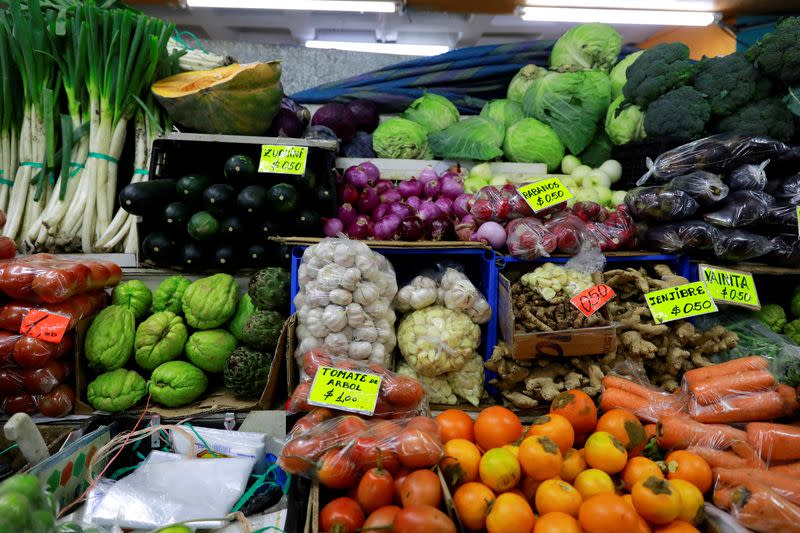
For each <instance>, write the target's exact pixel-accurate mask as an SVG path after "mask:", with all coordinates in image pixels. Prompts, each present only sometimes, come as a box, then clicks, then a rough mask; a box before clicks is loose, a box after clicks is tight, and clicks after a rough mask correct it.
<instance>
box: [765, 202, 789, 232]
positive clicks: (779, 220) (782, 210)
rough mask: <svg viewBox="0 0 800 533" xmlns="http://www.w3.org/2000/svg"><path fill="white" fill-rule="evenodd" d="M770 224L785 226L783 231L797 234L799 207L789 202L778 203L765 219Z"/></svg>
mask: <svg viewBox="0 0 800 533" xmlns="http://www.w3.org/2000/svg"><path fill="white" fill-rule="evenodd" d="M764 222H766V223H768V224H778V225H781V226H785V227H784V228H781V230H782V231H786V232H789V233H792V232H793V233H794V234H795V235H796V234H797V206H796V205H794V204H790V203H787V202H776V203H775V204H774V205H773V206H772V207H771V208H770V209H769V212H768V213H767V216H766V217H765V218H764Z"/></svg>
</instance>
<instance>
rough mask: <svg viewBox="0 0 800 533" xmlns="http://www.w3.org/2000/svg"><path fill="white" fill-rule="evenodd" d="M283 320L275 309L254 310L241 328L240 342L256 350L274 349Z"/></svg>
mask: <svg viewBox="0 0 800 533" xmlns="http://www.w3.org/2000/svg"><path fill="white" fill-rule="evenodd" d="M284 320H286V319H285V318H284V316H283V315H281V314H280V313H278V312H277V311H256V312H255V313H253V314H252V315H250V318H248V319H247V322H246V323H245V325H244V328H242V342H243V343H245V344H246V345H247V346H249V347H251V348H254V349H256V350H262V351H272V350H274V349H275V346H276V345H277V344H278V337H280V335H281V328H282V327H283V322H284Z"/></svg>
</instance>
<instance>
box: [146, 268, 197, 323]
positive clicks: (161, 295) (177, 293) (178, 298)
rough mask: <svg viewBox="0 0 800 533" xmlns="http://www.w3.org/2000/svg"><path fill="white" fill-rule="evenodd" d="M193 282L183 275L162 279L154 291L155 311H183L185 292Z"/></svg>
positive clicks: (177, 312) (176, 312)
mask: <svg viewBox="0 0 800 533" xmlns="http://www.w3.org/2000/svg"><path fill="white" fill-rule="evenodd" d="M191 284H192V282H191V281H189V280H188V279H187V278H184V277H183V276H170V277H168V278H167V279H165V280H164V281H162V282H161V283H160V284H159V286H158V288H157V289H156V292H154V293H153V312H154V313H158V312H159V311H172V312H173V313H175V314H180V313H182V312H183V307H182V303H183V293H184V292H186V289H187V288H188V287H189V285H191Z"/></svg>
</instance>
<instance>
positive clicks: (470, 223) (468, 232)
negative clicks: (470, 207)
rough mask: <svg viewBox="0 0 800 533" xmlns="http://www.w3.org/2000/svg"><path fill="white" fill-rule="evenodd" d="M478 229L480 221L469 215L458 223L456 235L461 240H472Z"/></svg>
mask: <svg viewBox="0 0 800 533" xmlns="http://www.w3.org/2000/svg"><path fill="white" fill-rule="evenodd" d="M476 229H478V223H477V222H475V219H474V218H472V215H467V216H465V217H464V218H462V219H461V221H460V222H459V223H458V224H456V235H457V236H458V240H459V241H471V240H472V235H473V234H474V233H475V230H476Z"/></svg>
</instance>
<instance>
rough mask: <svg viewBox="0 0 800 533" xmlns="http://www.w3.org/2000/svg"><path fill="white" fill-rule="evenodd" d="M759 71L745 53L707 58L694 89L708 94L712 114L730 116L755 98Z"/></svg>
mask: <svg viewBox="0 0 800 533" xmlns="http://www.w3.org/2000/svg"><path fill="white" fill-rule="evenodd" d="M758 78H759V75H758V70H757V69H756V67H754V66H753V64H752V63H750V62H749V61H748V60H747V58H745V57H744V55H743V54H731V55H729V56H722V57H713V58H710V59H709V58H703V60H702V61H701V62H700V63H699V65H698V66H697V72H696V73H695V76H694V82H693V85H694V88H695V89H697V90H698V91H700V92H701V93H703V94H704V95H706V98H708V103H709V105H711V114H712V115H717V116H724V115H730V114H731V113H733V112H734V111H736V110H737V109H739V108H740V107H742V106H743V105H745V104H746V103H748V102H750V101H752V98H753V95H754V94H755V92H756V80H757V79H758Z"/></svg>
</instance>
